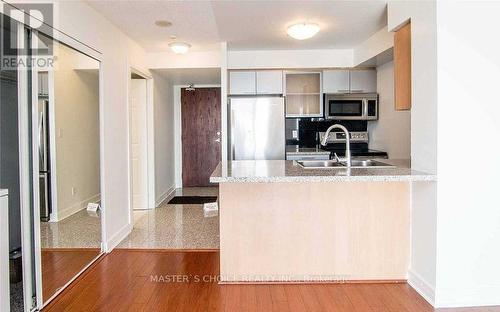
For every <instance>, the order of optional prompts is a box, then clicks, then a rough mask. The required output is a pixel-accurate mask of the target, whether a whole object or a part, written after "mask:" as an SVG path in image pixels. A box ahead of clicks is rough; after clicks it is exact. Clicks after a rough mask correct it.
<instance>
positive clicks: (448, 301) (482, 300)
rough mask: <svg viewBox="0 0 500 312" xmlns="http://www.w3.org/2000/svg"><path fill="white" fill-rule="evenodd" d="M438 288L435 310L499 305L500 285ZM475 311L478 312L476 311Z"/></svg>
mask: <svg viewBox="0 0 500 312" xmlns="http://www.w3.org/2000/svg"><path fill="white" fill-rule="evenodd" d="M457 286H458V287H457V288H443V287H441V288H439V296H438V297H437V300H436V303H435V305H434V307H435V308H464V307H485V306H498V305H500V299H499V296H498V294H500V285H498V284H497V285H491V286H490V285H484V286H482V287H481V286H479V287H472V288H467V287H461V285H457ZM475 311H479V309H476V310H475Z"/></svg>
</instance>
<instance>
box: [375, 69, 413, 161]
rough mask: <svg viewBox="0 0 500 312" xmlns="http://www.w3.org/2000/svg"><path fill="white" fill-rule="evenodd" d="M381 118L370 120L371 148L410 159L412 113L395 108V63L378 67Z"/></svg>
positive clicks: (391, 156) (396, 156) (394, 157)
mask: <svg viewBox="0 0 500 312" xmlns="http://www.w3.org/2000/svg"><path fill="white" fill-rule="evenodd" d="M377 93H378V94H379V119H378V120H377V121H369V122H368V132H369V135H370V144H369V146H370V148H372V149H376V150H382V151H385V152H387V153H388V154H389V158H391V159H410V151H411V148H410V145H411V136H410V131H411V120H410V118H411V113H410V112H409V111H396V110H395V109H394V63H393V62H388V63H385V64H383V65H380V66H378V67H377Z"/></svg>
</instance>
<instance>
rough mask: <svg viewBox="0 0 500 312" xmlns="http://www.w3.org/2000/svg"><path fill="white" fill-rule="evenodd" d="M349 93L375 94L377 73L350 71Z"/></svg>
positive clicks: (368, 70)
mask: <svg viewBox="0 0 500 312" xmlns="http://www.w3.org/2000/svg"><path fill="white" fill-rule="evenodd" d="M349 76H350V90H351V93H377V71H375V70H374V69H360V70H351V72H350V75H349Z"/></svg>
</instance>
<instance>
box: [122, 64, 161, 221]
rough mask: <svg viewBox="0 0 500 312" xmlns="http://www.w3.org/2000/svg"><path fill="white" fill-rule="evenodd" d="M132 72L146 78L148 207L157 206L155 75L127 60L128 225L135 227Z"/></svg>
mask: <svg viewBox="0 0 500 312" xmlns="http://www.w3.org/2000/svg"><path fill="white" fill-rule="evenodd" d="M132 73H134V74H137V75H139V76H141V77H143V78H144V79H145V80H146V114H147V120H146V124H147V125H146V126H147V154H148V155H147V168H148V172H147V176H148V178H147V180H148V195H147V197H148V199H147V201H148V209H154V208H156V194H155V192H156V186H155V184H156V181H155V143H154V141H155V135H154V132H155V131H154V130H155V128H154V101H153V100H154V98H153V96H154V94H153V90H154V80H153V77H152V76H151V75H149V74H147V73H145V72H143V71H142V70H140V69H138V68H136V67H134V66H132V65H131V64H130V62H128V61H127V160H128V168H127V170H128V175H127V179H128V181H127V182H128V183H127V184H128V193H129V196H128V212H129V213H128V225H129V226H131V227H133V223H134V216H133V210H134V207H133V205H132V203H133V189H132V188H133V187H132V144H131V142H130V141H131V131H132V127H131V121H132V119H131V117H130V80H131V76H132Z"/></svg>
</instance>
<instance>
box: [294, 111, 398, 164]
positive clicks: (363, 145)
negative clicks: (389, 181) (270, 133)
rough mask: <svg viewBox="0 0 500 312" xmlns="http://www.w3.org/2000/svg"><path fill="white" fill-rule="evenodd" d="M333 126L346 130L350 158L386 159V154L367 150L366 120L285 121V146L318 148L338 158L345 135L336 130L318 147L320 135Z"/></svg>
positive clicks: (342, 153)
mask: <svg viewBox="0 0 500 312" xmlns="http://www.w3.org/2000/svg"><path fill="white" fill-rule="evenodd" d="M334 124H341V125H343V126H344V127H346V128H347V130H349V132H350V136H351V138H350V139H351V145H350V146H351V156H352V157H359V158H364V157H366V158H388V155H387V153H386V152H383V151H377V150H372V149H369V148H368V141H369V137H368V122H367V121H366V120H323V119H313V118H297V119H287V121H286V144H287V145H297V146H299V147H312V148H314V147H319V148H321V149H324V150H327V151H330V152H332V155H333V153H336V154H337V155H338V156H339V157H341V156H344V155H345V134H344V133H343V132H340V131H338V130H334V131H332V133H331V134H330V136H329V140H328V144H327V145H326V146H321V145H320V140H321V138H322V134H324V133H325V132H326V130H327V129H328V128H329V127H330V126H331V125H334Z"/></svg>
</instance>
